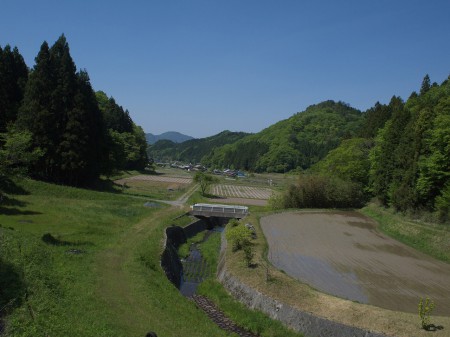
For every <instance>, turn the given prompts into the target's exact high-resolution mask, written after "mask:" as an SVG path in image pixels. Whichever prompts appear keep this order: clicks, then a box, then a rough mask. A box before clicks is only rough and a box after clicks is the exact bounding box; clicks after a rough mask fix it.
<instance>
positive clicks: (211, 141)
mask: <svg viewBox="0 0 450 337" xmlns="http://www.w3.org/2000/svg"><path fill="white" fill-rule="evenodd" d="M247 135H249V134H248V133H245V132H231V131H228V130H226V131H222V132H221V133H219V134H217V135H214V136H211V137H206V138H200V139H190V140H186V141H184V142H182V143H175V142H173V141H171V140H167V139H165V140H159V141H157V142H156V143H155V144H153V145H150V146H149V147H148V156H149V158H152V159H153V160H154V161H156V162H168V161H183V162H190V163H199V162H200V161H201V160H202V158H203V157H204V156H205V155H207V154H209V153H210V152H211V151H213V149H215V148H217V147H221V146H223V145H225V144H231V143H234V142H236V141H238V140H239V139H241V138H243V137H245V136H247Z"/></svg>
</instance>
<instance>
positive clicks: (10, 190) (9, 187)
mask: <svg viewBox="0 0 450 337" xmlns="http://www.w3.org/2000/svg"><path fill="white" fill-rule="evenodd" d="M0 191H2V192H3V193H6V194H14V195H29V194H30V192H28V191H27V190H25V189H24V188H23V187H22V186H19V185H17V183H16V182H15V181H13V180H11V179H9V178H3V179H0Z"/></svg>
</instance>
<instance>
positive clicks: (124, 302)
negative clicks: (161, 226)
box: [96, 210, 167, 331]
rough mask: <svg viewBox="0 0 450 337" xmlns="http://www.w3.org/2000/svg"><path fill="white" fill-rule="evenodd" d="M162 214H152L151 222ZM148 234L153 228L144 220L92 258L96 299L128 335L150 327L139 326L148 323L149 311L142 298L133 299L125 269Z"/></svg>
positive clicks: (132, 285) (133, 285)
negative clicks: (94, 259) (127, 331)
mask: <svg viewBox="0 0 450 337" xmlns="http://www.w3.org/2000/svg"><path fill="white" fill-rule="evenodd" d="M166 212H167V210H161V211H158V212H156V213H154V214H153V215H152V217H153V219H154V221H155V222H157V221H158V219H160V218H162V217H164V215H165V213H166ZM152 230H154V228H153V227H152V226H149V221H148V219H144V220H143V221H141V222H139V223H137V224H136V225H135V226H133V227H132V228H131V229H129V230H127V231H126V235H123V236H122V238H121V240H120V241H119V242H117V244H115V245H113V246H112V247H111V248H110V249H107V250H104V251H102V252H100V253H99V254H98V256H97V257H96V275H98V281H97V293H98V296H99V297H100V298H101V299H102V300H103V301H104V302H105V305H106V306H107V307H108V308H109V310H111V311H112V312H113V313H120V320H121V323H122V324H123V325H125V326H127V327H128V329H127V330H129V331H133V330H138V331H145V330H146V329H148V328H149V326H151V323H149V325H148V326H143V325H142V326H140V324H142V322H146V321H149V320H148V317H149V314H151V310H150V311H149V307H148V303H146V301H145V299H144V298H143V297H140V296H136V287H137V285H136V280H135V279H133V276H132V274H131V273H130V272H129V271H128V270H127V268H128V267H129V266H130V265H132V264H133V263H134V262H135V258H134V254H135V247H136V246H137V244H138V243H139V242H140V240H142V238H143V237H145V236H146V235H148V233H149V232H151V231H152ZM125 308H128V310H126V309H125Z"/></svg>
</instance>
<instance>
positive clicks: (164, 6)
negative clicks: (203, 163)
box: [0, 0, 450, 138]
mask: <svg viewBox="0 0 450 337" xmlns="http://www.w3.org/2000/svg"><path fill="white" fill-rule="evenodd" d="M62 33H64V34H65V36H66V38H67V40H68V42H69V46H70V50H71V54H72V57H73V59H74V61H75V63H76V65H77V67H78V68H84V69H86V70H87V71H88V73H89V76H90V78H91V83H92V85H93V87H94V89H95V90H103V91H105V92H106V93H107V94H108V95H109V96H113V97H114V98H115V99H116V101H117V102H118V103H119V104H120V105H122V106H123V107H124V108H126V109H128V110H129V111H130V114H131V117H132V118H133V120H134V121H135V122H136V123H137V124H138V125H141V126H142V127H143V128H144V130H145V131H146V132H151V133H154V134H159V133H162V132H165V131H179V132H182V133H185V134H188V135H190V136H194V137H197V138H199V137H206V136H211V135H214V134H216V133H218V132H220V131H223V130H226V129H228V130H232V131H247V132H258V131H261V130H262V129H264V128H266V127H268V126H270V125H271V124H273V123H275V122H277V121H279V120H282V119H285V118H288V117H290V116H291V115H293V114H294V113H296V112H298V111H303V110H304V109H305V108H306V107H307V106H309V105H311V104H315V103H319V102H321V101H323V100H327V99H333V100H336V101H337V100H341V101H344V102H346V103H349V104H350V105H352V106H353V107H355V108H358V109H361V110H366V109H367V108H369V107H371V106H373V105H374V103H375V102H376V101H380V102H382V103H387V102H389V100H390V98H391V97H392V95H399V96H401V97H402V98H403V99H407V98H408V96H409V95H410V93H411V92H412V91H414V90H418V89H419V88H420V84H421V81H422V79H423V77H424V75H425V74H427V73H428V74H429V75H430V77H431V81H432V82H433V81H436V82H438V83H441V82H442V81H443V80H445V79H446V78H447V77H448V75H449V74H450V1H448V0H430V1H423V0H420V1H417V0H404V1H403V0H354V1H350V0H349V1H344V0H342V1H336V0H335V1H332V0H330V1H324V0H323V1H320V0H319V1H312V0H310V1H302V0H286V1H283V0H270V1H269V0H221V1H218V0H202V1H200V0H192V1H189V0H173V1H172V0H129V1H118V0H78V1H75V0H73V1H69V0H39V1H36V0H26V1H25V0H1V2H0V46H2V47H4V46H5V45H6V44H10V45H12V46H17V47H18V48H19V51H20V52H21V54H22V55H23V56H24V58H25V61H26V63H27V65H28V66H29V67H32V66H34V58H35V56H36V55H37V53H38V51H39V48H40V45H41V44H42V42H43V41H44V40H45V41H47V42H48V43H49V44H50V45H52V44H53V43H54V42H55V41H56V40H57V38H58V37H59V36H60V35H61V34H62Z"/></svg>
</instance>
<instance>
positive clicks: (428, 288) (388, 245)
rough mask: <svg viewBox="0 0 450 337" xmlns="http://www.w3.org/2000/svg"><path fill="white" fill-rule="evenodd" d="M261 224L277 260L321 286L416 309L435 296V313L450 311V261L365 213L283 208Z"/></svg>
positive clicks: (364, 300)
mask: <svg viewBox="0 0 450 337" xmlns="http://www.w3.org/2000/svg"><path fill="white" fill-rule="evenodd" d="M261 227H262V229H263V231H264V235H265V236H266V238H267V242H268V244H269V255H268V257H269V260H270V261H271V263H272V264H273V265H274V266H275V267H277V268H278V269H280V270H283V271H284V272H286V273H287V274H289V275H291V276H293V277H294V278H297V279H298V280H301V281H302V282H305V283H307V284H309V285H311V286H312V287H314V288H316V289H318V290H321V291H323V292H325V293H329V294H332V295H335V296H338V297H341V298H346V299H350V300H353V301H357V302H361V303H368V304H371V305H374V306H377V307H381V308H386V309H391V310H395V311H403V312H411V313H417V305H418V302H419V299H420V298H421V297H422V298H423V297H430V298H431V299H433V300H434V302H435V304H436V308H435V310H434V313H435V314H437V315H450V265H449V264H447V263H444V262H440V261H437V260H435V259H433V258H431V257H429V256H427V255H424V254H422V253H420V252H417V251H416V250H414V249H412V248H410V247H408V246H406V245H403V244H401V243H399V242H397V241H395V240H393V239H391V238H389V237H387V236H385V235H383V234H381V233H380V232H378V231H377V229H376V223H375V222H373V221H372V220H371V219H369V218H367V217H364V216H363V215H361V214H359V213H356V212H313V211H312V212H289V213H280V214H273V215H270V216H266V217H263V218H262V219H261ZM445 328H448V327H445Z"/></svg>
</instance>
